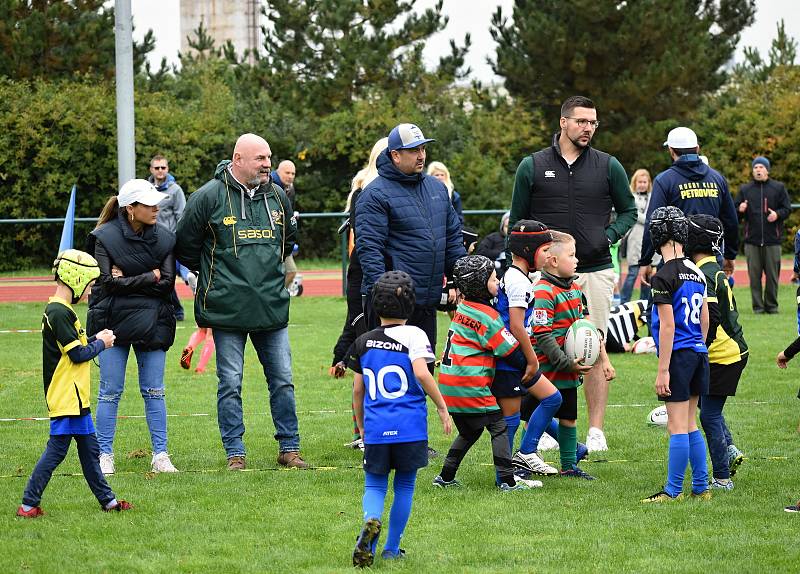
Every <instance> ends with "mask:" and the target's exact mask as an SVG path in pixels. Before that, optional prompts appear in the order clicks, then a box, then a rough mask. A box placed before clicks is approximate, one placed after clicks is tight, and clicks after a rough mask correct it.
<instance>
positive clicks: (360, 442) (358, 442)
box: [344, 437, 364, 452]
mask: <svg viewBox="0 0 800 574" xmlns="http://www.w3.org/2000/svg"><path fill="white" fill-rule="evenodd" d="M344 446H346V447H347V448H352V449H358V450H360V451H361V452H364V439H362V438H361V437H359V438H357V439H355V440H353V441H351V442H346V443H344Z"/></svg>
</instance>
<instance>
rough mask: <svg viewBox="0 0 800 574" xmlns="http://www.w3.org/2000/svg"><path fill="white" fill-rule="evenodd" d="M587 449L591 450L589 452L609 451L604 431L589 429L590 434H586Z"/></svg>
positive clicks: (594, 428) (595, 428)
mask: <svg viewBox="0 0 800 574" xmlns="http://www.w3.org/2000/svg"><path fill="white" fill-rule="evenodd" d="M586 448H588V449H589V452H598V451H603V450H608V443H607V442H606V435H605V434H603V431H602V430H600V429H599V428H597V427H590V428H589V432H588V433H587V434H586Z"/></svg>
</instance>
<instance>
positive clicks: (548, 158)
mask: <svg viewBox="0 0 800 574" xmlns="http://www.w3.org/2000/svg"><path fill="white" fill-rule="evenodd" d="M532 157H533V172H534V173H533V186H532V188H531V210H530V213H531V217H532V218H533V219H537V220H539V221H541V222H542V223H544V224H545V225H547V226H548V227H550V228H551V229H555V230H556V231H563V232H565V233H569V234H570V235H572V236H573V237H574V238H575V247H576V255H577V257H578V272H579V273H580V271H581V269H582V268H586V267H597V266H598V265H605V264H609V263H611V252H610V251H609V244H608V237H607V236H606V227H608V225H609V221H610V218H611V208H612V207H613V203H612V201H611V185H610V183H609V178H608V161H609V158H610V156H609V155H608V154H607V153H605V152H602V151H598V150H596V149H594V148H592V147H587V148H585V149H584V150H583V152H582V153H581V155H579V156H578V159H576V160H575V163H573V164H572V166H571V167H570V166H568V165H567V162H566V161H564V158H563V157H562V156H561V150H560V148H559V146H558V140H557V138H556V141H555V142H554V144H553V145H552V146H551V147H549V148H545V149H543V150H541V151H538V152H536V153H534V154H533V156H532Z"/></svg>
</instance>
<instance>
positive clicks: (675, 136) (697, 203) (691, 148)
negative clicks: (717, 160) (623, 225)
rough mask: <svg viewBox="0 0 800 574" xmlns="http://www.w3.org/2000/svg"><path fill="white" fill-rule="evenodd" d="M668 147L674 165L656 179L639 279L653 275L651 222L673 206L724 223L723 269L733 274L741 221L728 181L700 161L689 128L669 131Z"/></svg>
mask: <svg viewBox="0 0 800 574" xmlns="http://www.w3.org/2000/svg"><path fill="white" fill-rule="evenodd" d="M664 147H666V148H667V149H668V150H669V154H670V156H671V157H672V162H673V163H672V165H671V166H670V167H669V168H668V169H666V170H664V171H662V172H661V173H659V174H658V175H657V176H656V178H655V179H654V180H653V193H652V195H651V196H650V205H649V206H648V208H647V222H646V223H645V226H644V235H643V237H642V256H641V258H640V259H639V278H640V279H642V280H644V281H645V282H647V281H648V280H649V277H650V275H651V273H652V268H651V266H650V265H651V263H652V260H653V255H654V253H655V250H654V249H653V242H652V240H651V239H650V219H651V216H652V214H653V212H654V211H655V210H656V209H658V208H659V207H663V206H666V205H672V206H675V207H677V208H679V209H680V210H681V211H683V213H685V214H686V215H695V214H697V213H704V214H706V215H713V216H714V217H716V218H717V219H719V220H720V221H721V222H722V227H723V230H724V232H725V234H724V245H723V246H721V247H723V257H724V262H723V269H724V270H725V273H727V274H728V275H730V274H731V273H733V260H734V259H735V258H736V250H737V247H738V242H739V221H738V218H737V216H736V208H735V207H734V206H733V198H732V197H731V194H730V191H729V190H728V182H727V180H726V179H725V178H724V177H723V176H722V175H721V174H720V173H719V172H718V171H716V170H715V169H713V168H711V167H709V166H708V165H706V164H705V163H704V162H703V160H702V159H701V158H700V155H699V153H700V146H699V145H698V143H697V134H695V133H694V131H693V130H691V129H689V128H687V127H677V128H674V129H673V130H672V131H670V132H669V134H668V135H667V141H665V142H664Z"/></svg>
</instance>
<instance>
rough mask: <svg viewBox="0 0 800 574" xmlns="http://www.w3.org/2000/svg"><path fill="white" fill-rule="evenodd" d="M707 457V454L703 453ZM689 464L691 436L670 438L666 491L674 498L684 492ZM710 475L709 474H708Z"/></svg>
mask: <svg viewBox="0 0 800 574" xmlns="http://www.w3.org/2000/svg"><path fill="white" fill-rule="evenodd" d="M703 456H705V453H703ZM688 464H689V435H688V434H674V435H671V436H670V437H669V456H668V458H667V484H665V485H664V490H665V491H666V492H667V494H669V495H670V496H672V497H673V498H674V497H676V496H678V495H679V494H680V493H681V492H682V491H683V475H684V474H685V473H686V466H687V465H688ZM706 474H708V472H706Z"/></svg>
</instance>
